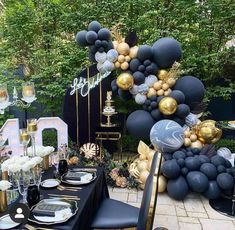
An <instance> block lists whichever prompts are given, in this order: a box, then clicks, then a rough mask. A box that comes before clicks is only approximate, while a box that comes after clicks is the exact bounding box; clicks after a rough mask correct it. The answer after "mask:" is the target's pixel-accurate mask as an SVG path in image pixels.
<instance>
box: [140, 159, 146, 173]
mask: <svg viewBox="0 0 235 230" xmlns="http://www.w3.org/2000/svg"><path fill="white" fill-rule="evenodd" d="M147 168H148V161H147V160H143V161H140V162H139V163H138V165H137V169H138V171H139V172H142V171H144V170H147Z"/></svg>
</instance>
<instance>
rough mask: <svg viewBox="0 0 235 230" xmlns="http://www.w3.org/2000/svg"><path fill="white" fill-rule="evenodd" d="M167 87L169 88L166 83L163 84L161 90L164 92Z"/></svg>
mask: <svg viewBox="0 0 235 230" xmlns="http://www.w3.org/2000/svg"><path fill="white" fill-rule="evenodd" d="M169 87H170V86H169V85H168V84H167V83H164V84H163V85H162V89H163V90H165V91H166V90H168V89H169Z"/></svg>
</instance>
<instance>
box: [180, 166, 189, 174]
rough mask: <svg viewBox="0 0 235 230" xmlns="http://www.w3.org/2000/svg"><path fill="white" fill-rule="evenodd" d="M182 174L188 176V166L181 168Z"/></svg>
mask: <svg viewBox="0 0 235 230" xmlns="http://www.w3.org/2000/svg"><path fill="white" fill-rule="evenodd" d="M181 174H182V175H183V176H186V175H187V174H188V169H187V168H186V167H183V168H182V169H181Z"/></svg>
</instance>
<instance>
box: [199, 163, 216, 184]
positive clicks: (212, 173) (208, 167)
mask: <svg viewBox="0 0 235 230" xmlns="http://www.w3.org/2000/svg"><path fill="white" fill-rule="evenodd" d="M200 171H201V172H202V173H204V174H205V175H206V176H207V177H208V178H209V179H211V180H212V179H215V178H216V176H217V170H216V167H215V166H214V165H213V164H211V163H204V164H202V165H201V167H200Z"/></svg>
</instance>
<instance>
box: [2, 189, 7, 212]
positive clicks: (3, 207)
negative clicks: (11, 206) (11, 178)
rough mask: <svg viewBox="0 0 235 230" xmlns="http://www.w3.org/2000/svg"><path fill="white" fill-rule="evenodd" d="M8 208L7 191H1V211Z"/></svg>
mask: <svg viewBox="0 0 235 230" xmlns="http://www.w3.org/2000/svg"><path fill="white" fill-rule="evenodd" d="M6 210H7V193H6V191H0V212H5V211H6Z"/></svg>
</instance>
